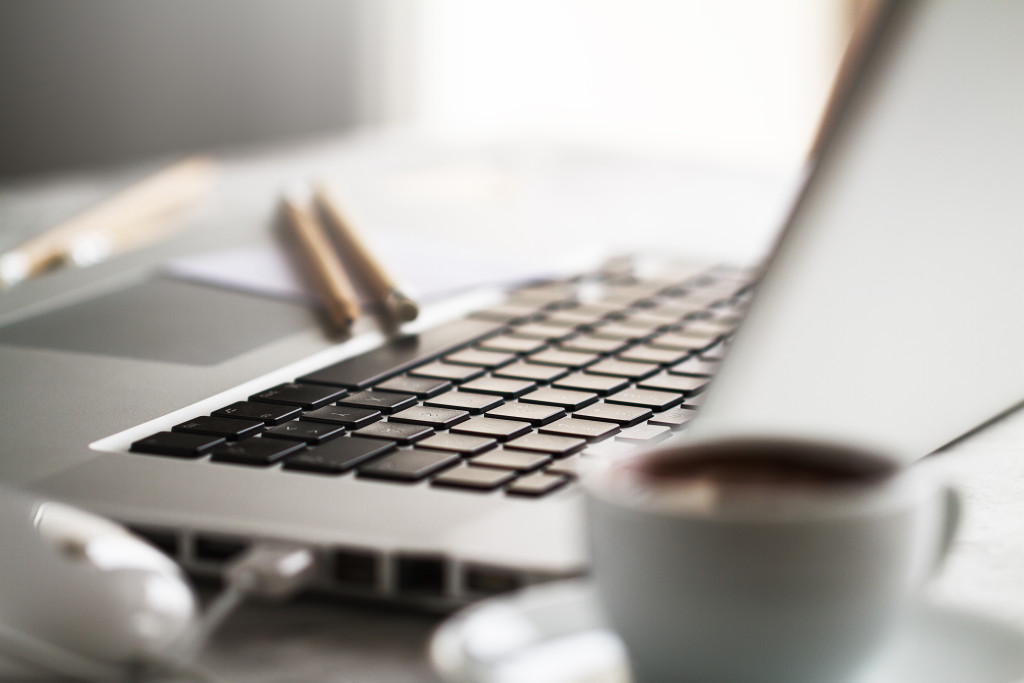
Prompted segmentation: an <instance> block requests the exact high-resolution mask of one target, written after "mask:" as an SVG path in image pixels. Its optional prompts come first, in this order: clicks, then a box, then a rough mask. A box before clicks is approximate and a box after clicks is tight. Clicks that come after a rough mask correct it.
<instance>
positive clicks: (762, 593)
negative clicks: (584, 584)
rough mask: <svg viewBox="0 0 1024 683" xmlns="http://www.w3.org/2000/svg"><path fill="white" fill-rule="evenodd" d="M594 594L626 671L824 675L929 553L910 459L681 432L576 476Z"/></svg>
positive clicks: (729, 679)
mask: <svg viewBox="0 0 1024 683" xmlns="http://www.w3.org/2000/svg"><path fill="white" fill-rule="evenodd" d="M584 487H585V490H586V492H587V512H588V533H589V537H590V546H591V550H592V554H593V572H594V581H595V586H596V590H597V593H598V597H599V599H600V601H601V603H602V605H603V606H604V609H605V610H606V612H607V614H608V617H609V620H610V622H611V624H612V626H613V627H614V628H615V629H616V630H617V631H618V633H619V635H620V636H621V637H622V639H623V641H624V642H625V644H626V647H627V649H628V651H629V653H630V658H631V662H632V665H633V667H634V671H635V675H636V677H637V680H638V681H640V682H641V683H649V682H654V681H674V682H680V683H687V682H690V681H692V682H693V683H840V682H842V681H844V680H847V679H849V678H850V677H851V676H853V675H854V674H855V673H856V671H857V669H858V668H859V666H860V665H862V664H864V663H865V662H866V661H867V659H868V658H869V656H870V654H871V653H872V651H873V650H874V648H876V647H877V646H878V645H879V644H880V643H881V642H882V641H883V640H884V638H885V636H886V635H887V633H888V632H889V630H890V629H891V628H892V627H893V625H894V624H895V623H896V622H897V620H898V618H899V615H900V613H901V611H902V610H903V608H904V607H905V606H906V605H907V604H908V603H909V602H910V601H911V600H912V599H913V598H914V597H915V595H916V594H917V592H918V591H919V589H920V588H921V587H922V586H923V584H924V582H925V581H926V579H927V578H928V577H929V576H930V575H931V573H932V572H933V570H934V569H935V567H936V566H937V565H938V564H939V562H940V561H941V558H942V557H943V556H944V555H945V553H946V550H947V549H948V546H949V540H950V538H951V535H952V530H953V527H954V526H955V521H956V516H957V515H956V510H957V506H956V503H955V498H954V497H953V496H952V494H950V493H949V491H948V489H946V488H945V487H943V486H941V485H939V484H938V483H937V482H936V480H935V479H934V478H933V477H932V476H931V474H930V472H928V471H927V470H926V468H922V467H919V466H915V467H911V468H902V467H900V466H898V465H897V464H896V463H894V462H893V461H891V460H889V459H886V458H884V457H881V456H878V455H876V454H872V453H866V452H862V451H859V450H857V449H853V448H846V447H842V446H836V445H826V444H813V443H805V442H799V441H782V440H764V441H753V440H743V441H740V440H736V441H720V442H714V443H711V442H706V443H695V444H690V445H686V446H683V447H676V448H671V449H664V450H660V451H654V452H651V453H648V454H644V455H640V456H638V457H636V458H632V459H628V460H621V461H615V462H609V463H602V464H601V465H599V466H598V467H596V468H593V469H592V471H590V472H589V473H587V476H586V477H585V478H584Z"/></svg>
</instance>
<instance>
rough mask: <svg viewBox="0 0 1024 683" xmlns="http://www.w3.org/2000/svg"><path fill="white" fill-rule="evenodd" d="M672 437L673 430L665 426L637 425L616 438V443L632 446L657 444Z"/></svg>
mask: <svg viewBox="0 0 1024 683" xmlns="http://www.w3.org/2000/svg"><path fill="white" fill-rule="evenodd" d="M671 435H672V430H671V429H669V428H668V427H665V426H663V425H651V424H647V425H637V426H636V427H630V428H629V429H624V430H623V431H621V432H619V433H618V434H617V435H616V436H615V440H616V441H625V442H627V443H632V444H647V445H650V444H655V443H658V442H659V441H663V440H665V439H667V438H668V437H669V436H671Z"/></svg>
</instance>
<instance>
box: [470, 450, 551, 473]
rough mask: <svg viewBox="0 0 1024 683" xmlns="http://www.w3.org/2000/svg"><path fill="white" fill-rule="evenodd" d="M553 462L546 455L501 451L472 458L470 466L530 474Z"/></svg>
mask: <svg viewBox="0 0 1024 683" xmlns="http://www.w3.org/2000/svg"><path fill="white" fill-rule="evenodd" d="M549 462H551V456H550V455H546V454H544V453H527V452H526V451H507V450H504V449H499V450H496V451H490V452H489V453H484V454H483V455H478V456H476V457H473V458H470V460H469V464H471V465H476V466H477V467H496V468H497V469H499V470H514V471H516V472H529V471H530V470H535V469H538V468H540V467H543V466H544V465H547V464H548V463H549Z"/></svg>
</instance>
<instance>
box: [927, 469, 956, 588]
mask: <svg viewBox="0 0 1024 683" xmlns="http://www.w3.org/2000/svg"><path fill="white" fill-rule="evenodd" d="M941 498H942V500H941V502H940V504H941V505H942V508H943V509H942V525H941V526H940V528H939V539H938V547H937V548H936V551H935V560H934V562H933V563H932V574H935V573H936V572H937V571H938V570H939V569H940V568H941V567H942V563H943V562H944V561H945V559H946V556H948V555H949V551H950V550H951V549H952V547H953V539H954V538H956V531H957V529H958V528H959V527H960V519H961V517H962V516H963V501H962V499H961V498H960V494H959V493H957V491H956V489H954V488H953V487H952V486H946V487H945V489H944V490H943V491H942V494H941Z"/></svg>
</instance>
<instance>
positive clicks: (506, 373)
mask: <svg viewBox="0 0 1024 683" xmlns="http://www.w3.org/2000/svg"><path fill="white" fill-rule="evenodd" d="M492 374H493V375H494V376H495V377H509V378H511V379H528V380H532V381H534V382H550V381H552V380H555V379H558V378H559V377H564V376H565V375H567V374H569V370H568V369H566V368H563V367H559V366H557V365H537V364H536V363H527V362H525V361H519V362H518V363H513V364H512V365H506V366H505V367H503V368H498V369H497V370H495V371H494V372H493V373H492Z"/></svg>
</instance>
